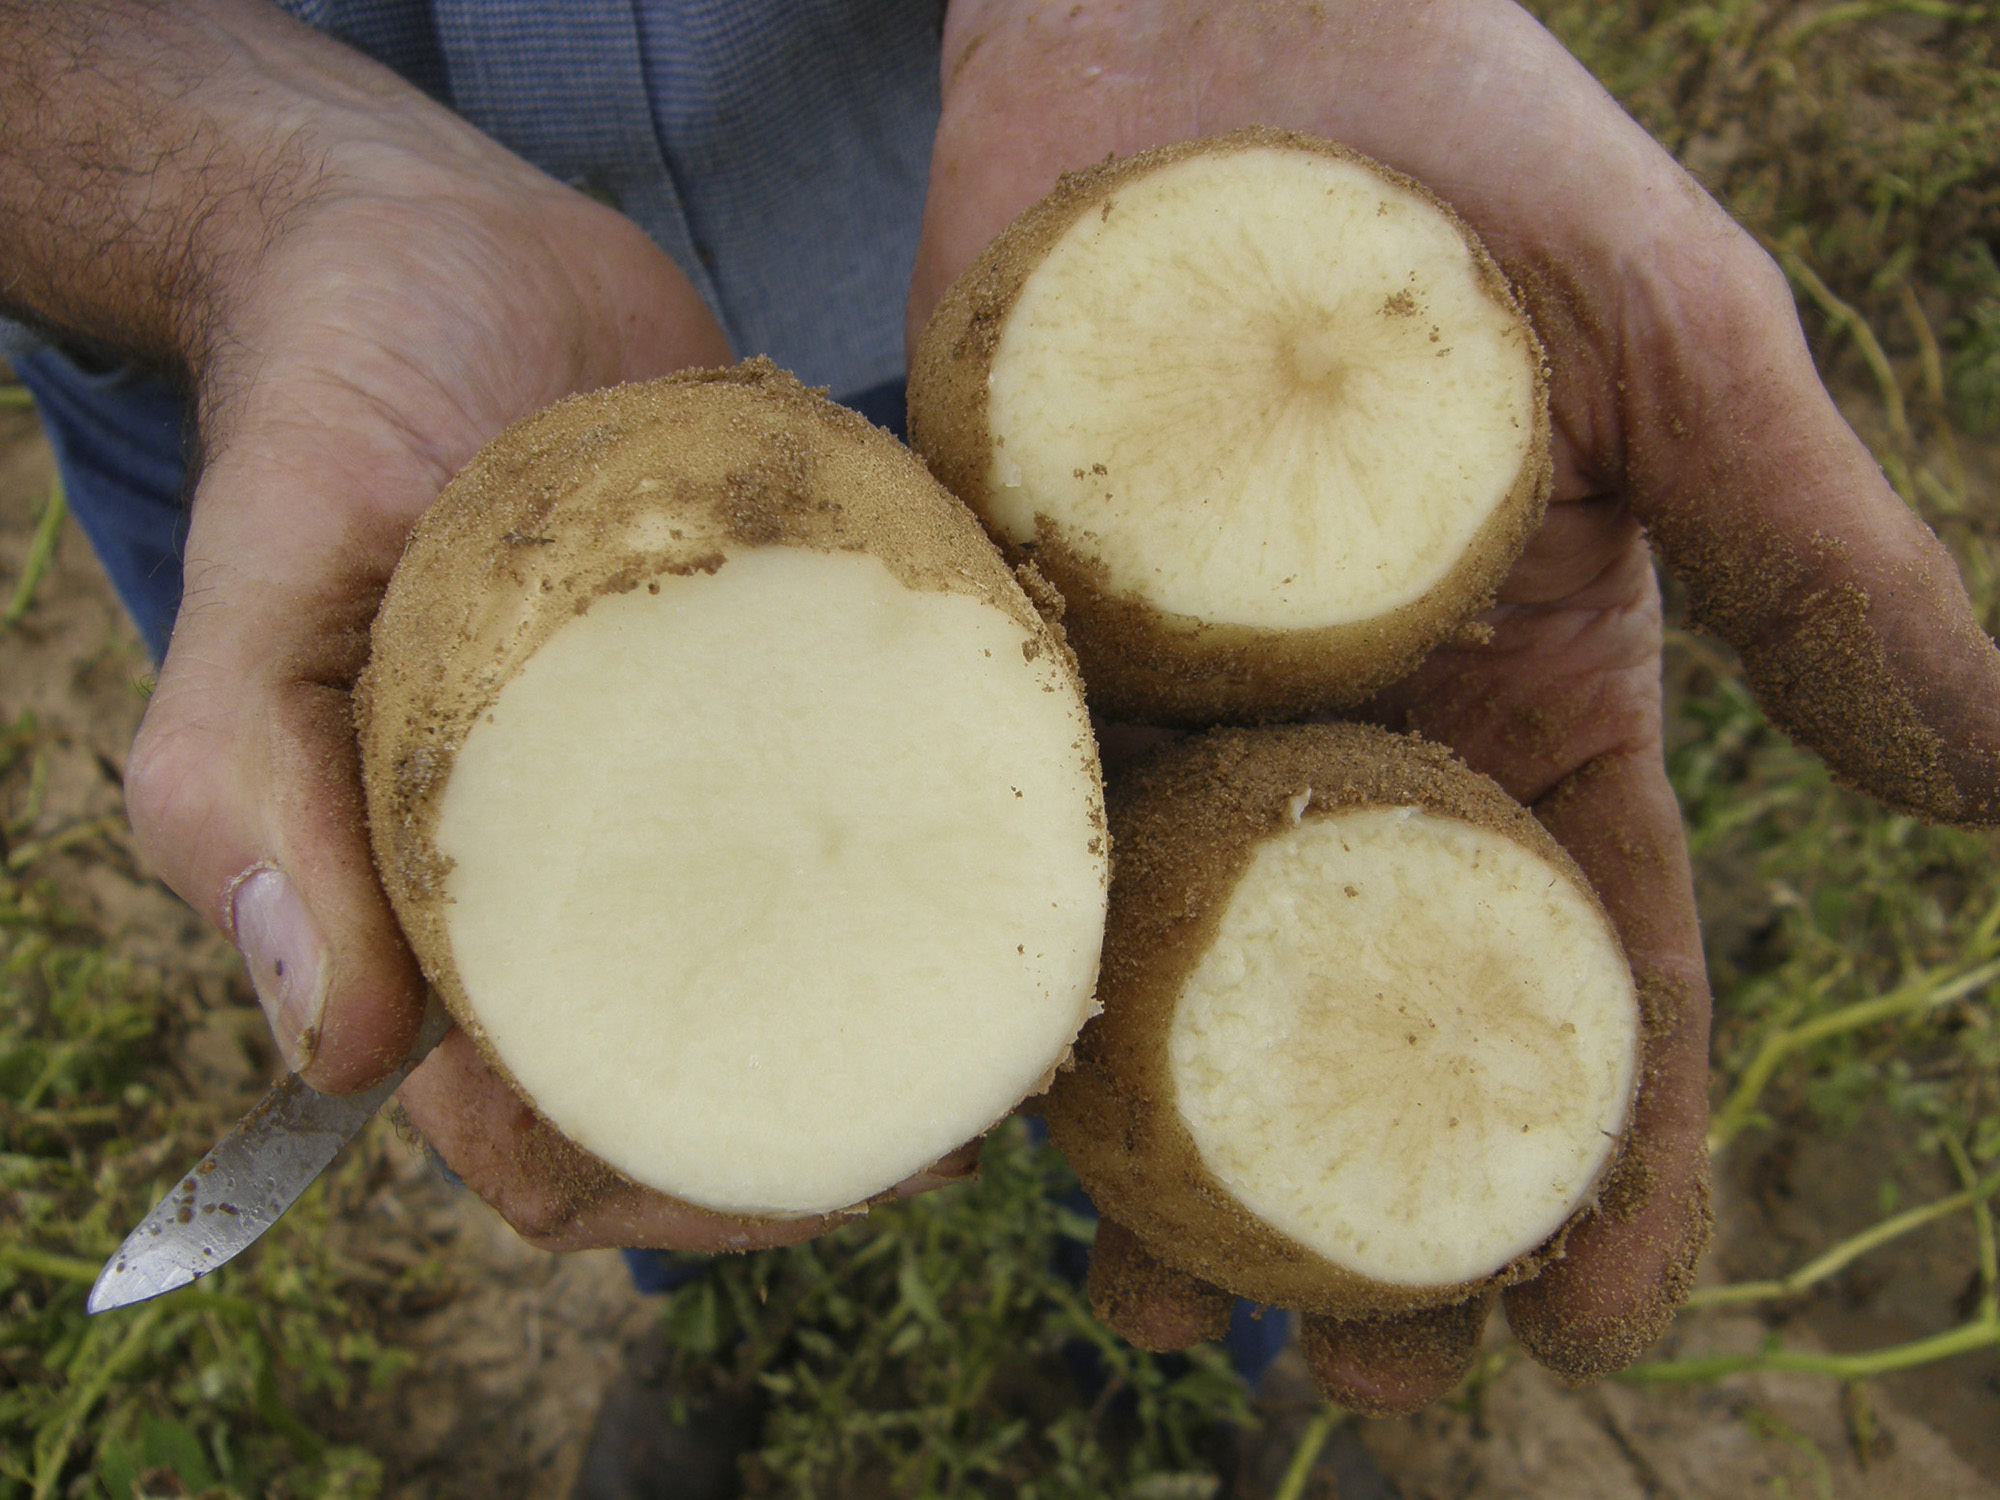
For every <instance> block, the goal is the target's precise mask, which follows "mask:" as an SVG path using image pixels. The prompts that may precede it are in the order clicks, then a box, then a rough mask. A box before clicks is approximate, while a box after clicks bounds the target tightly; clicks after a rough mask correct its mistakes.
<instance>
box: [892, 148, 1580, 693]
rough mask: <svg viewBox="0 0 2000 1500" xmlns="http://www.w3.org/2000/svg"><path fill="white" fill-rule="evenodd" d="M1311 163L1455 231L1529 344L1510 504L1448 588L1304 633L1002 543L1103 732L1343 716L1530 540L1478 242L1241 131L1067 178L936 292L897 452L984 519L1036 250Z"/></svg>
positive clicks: (1047, 536)
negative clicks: (1116, 723) (1088, 219)
mask: <svg viewBox="0 0 2000 1500" xmlns="http://www.w3.org/2000/svg"><path fill="white" fill-rule="evenodd" d="M1271 148H1277V149H1286V150H1300V151H1311V152H1315V153H1318V154H1321V155H1326V156H1331V157H1334V158H1336V159H1338V160H1341V161H1345V162H1351V163H1354V164H1357V165H1360V166H1363V167H1365V168H1367V169H1368V170H1370V171H1372V172H1374V173H1376V174H1377V175H1379V176H1381V177H1382V178H1383V179H1384V180H1386V181H1388V182H1390V183H1392V184H1394V185H1395V186H1397V187H1399V188H1401V189H1403V190H1405V191H1407V192H1409V193H1412V194H1414V195H1415V196H1417V197H1419V198H1421V199H1423V200H1424V201H1425V202H1427V203H1429V204H1430V205H1431V206H1432V207H1434V208H1435V209H1436V210H1437V211H1438V212H1439V213H1441V214H1443V215H1444V216H1445V217H1446V218H1447V219H1448V220H1450V222H1451V223H1452V224H1453V225H1454V226H1455V227H1456V228H1457V229H1458V231H1459V233H1460V235H1461V236H1462V237H1463V238H1464V240H1465V242H1466V245H1467V247H1468V249H1469V250H1470V252H1471V254H1472V257H1473V260H1474V263H1475V265H1476V267H1477V271H1478V275H1479V277H1480V280H1481V281H1482V283H1483V284H1484V285H1485V286H1486V288H1487V289H1488V291H1489V292H1490V293H1491V295H1492V296H1493V298H1494V300H1495V301H1497V302H1499V303H1502V304H1503V305H1505V306H1506V307H1507V308H1509V309H1510V310H1512V311H1513V312H1514V314H1515V315H1516V316H1517V317H1518V318H1519V320H1520V322H1521V325H1522V327H1523V328H1524V329H1525V330H1527V333H1528V338H1529V340H1530V344H1531V347H1532V349H1533V351H1534V355H1535V361H1534V370H1535V395H1534V400H1535V408H1536V413H1537V420H1536V423H1535V429H1534V438H1533V446H1532V448H1531V451H1530V452H1529V454H1528V457H1527V459H1526V461H1525V462H1524V463H1523V465H1522V469H1521V472H1520V474H1519V476H1518V477H1517V479H1516V481H1515V484H1514V487H1513V489H1512V490H1511V491H1510V492H1509V494H1508V495H1507V497H1506V499H1505V500H1504V501H1503V503H1502V504H1501V505H1500V506H1499V507H1498V508H1496V510H1495V511H1494V512H1493V514H1492V515H1491V516H1490V517H1489V518H1488V520H1487V521H1486V523H1485V525H1484V526H1482V527H1481V529H1480V530H1479V532H1478V534H1477V535H1476V536H1475V537H1474V538H1473V540H1472V542H1471V544H1470V545H1469V546H1468V547H1467V548H1466V550H1465V552H1464V554H1463V555H1462V556H1461V558H1460V560H1459V561H1458V563H1457V564H1456V566H1454V567H1453V569H1452V570H1451V572H1450V573H1449V574H1448V575H1447V576H1446V577H1445V578H1444V579H1442V580H1441V581H1440V582H1439V583H1438V584H1437V585H1436V586H1435V587H1433V588H1432V589H1431V590H1429V591H1428V592H1427V593H1426V594H1425V595H1424V596H1423V597H1422V598H1419V599H1416V600H1413V601H1412V602H1411V603H1409V604H1407V605H1404V606H1402V607H1401V608H1399V609H1396V610H1393V611H1390V612H1389V613H1387V614H1384V615H1380V616H1377V617H1375V618H1373V619H1369V620H1362V621H1356V622H1354V623H1351V624H1346V625H1336V626H1329V627H1325V628H1322V629H1317V630H1298V631H1287V630H1274V629H1265V628H1261V627H1251V626H1240V625H1226V624H1217V623H1213V622H1207V621H1202V620H1197V619H1193V618H1191V617H1189V616H1186V615H1180V614H1174V613H1170V612H1167V611H1163V610H1160V609H1158V608H1156V607H1155V606H1153V605H1152V604H1150V603H1147V602H1146V601H1144V600H1142V599H1139V598H1136V597H1133V596H1131V595H1128V594H1121V593H1119V592H1117V591H1116V590H1115V589H1113V588H1112V587H1111V585H1110V583H1109V580H1108V579H1107V577H1106V575H1105V572H1104V569H1103V568H1102V567H1101V566H1100V565H1099V564H1097V563H1096V562H1095V561H1094V560H1093V559H1092V558H1091V557H1090V556H1089V554H1088V552H1087V551H1086V550H1084V549H1080V548H1079V547H1077V546H1076V545H1074V544H1073V543H1072V542H1071V541H1070V540H1069V539H1068V538H1066V537H1065V536H1064V535H1063V534H1062V533H1061V531H1060V529H1059V528H1057V527H1055V526H1053V525H1051V524H1050V523H1049V522H1048V521H1047V519H1046V518H1038V523H1037V531H1036V535H1035V537H1034V538H1033V540H1032V541H1023V542H1016V541H1013V540H1011V539H1007V538H1002V539H1001V545H1002V547H1003V549H1004V550H1005V551H1006V553H1007V555H1008V557H1009V558H1010V559H1011V560H1014V561H1017V562H1020V561H1032V562H1033V563H1034V565H1035V566H1036V567H1037V568H1039V569H1040V570H1041V571H1042V572H1043V573H1044V574H1045V575H1046V576H1047V577H1048V578H1049V580H1050V581H1051V582H1052V583H1054V584H1055V586H1056V588H1057V589H1058V590H1060V591H1061V593H1062V596H1063V599H1064V601H1065V604H1066V612H1065V614H1064V617H1063V624H1064V630H1065V632H1066V633H1067V635H1068V638H1069V642H1070V645H1071V647H1072V648H1073V649H1074V650H1075V652H1076V654H1077V659H1078V661H1079V662H1080V663H1081V666H1082V670H1083V675H1084V680H1085V684H1086V687H1087V689H1088V692H1089V696H1090V704H1091V708H1092V710H1093V711H1094V712H1096V713H1097V714H1099V715H1100V716H1102V717H1105V718H1109V719H1116V720H1128V721H1133V722H1144V723H1160V724H1178V725H1185V726H1189V727H1204V726H1207V725H1210V724H1217V723H1273V722H1284V721H1290V720H1296V719H1300V718H1304V717H1306V716H1307V715H1309V714H1313V713H1318V712H1322V711H1325V710H1329V709H1335V708H1342V707H1349V706H1352V705H1354V704H1357V703H1359V702H1361V701H1362V700H1364V699H1366V698H1367V697H1368V696H1369V695H1371V694H1372V693H1374V692H1376V691H1377V690H1379V689H1381V688H1383V687H1386V686H1387V685H1388V684H1389V683H1392V682H1395V681H1397V680H1398V679H1400V678H1402V677H1405V676H1407V675H1408V674H1409V673H1410V672H1412V671H1414V670H1415V669H1416V667H1417V666H1418V664H1419V663H1421V662H1422V661H1423V659H1424V657H1425V656H1427V655H1429V653H1430V652H1431V651H1432V649H1434V648H1435V647H1436V646H1438V645H1439V644H1440V643H1442V642H1444V641H1446V640H1448V639H1450V638H1451V637H1452V636H1453V635H1454V634H1456V633H1457V632H1458V631H1459V630H1460V629H1462V628H1463V627H1464V626H1465V625H1466V623H1467V622H1468V621H1470V620H1471V619H1472V618H1473V617H1474V616H1475V615H1477V614H1478V613H1479V612H1480V611H1481V610H1483V609H1485V608H1486V607H1487V606H1488V605H1490V604H1491V603H1492V600H1493V594H1494V591H1495V589H1497V588H1498V587H1499V584H1500V581H1501V579H1503V578H1504V577H1505V576H1506V574H1507V570H1508V569H1509V568H1511V567H1512V566H1513V563H1514V560H1515V559H1516V558H1517V557H1519V556H1520V553H1521V550H1522V549H1523V548H1524V547H1525V546H1526V545H1527V542H1528V539H1529V538H1530V537H1531V536H1533V535H1534V533H1535V530H1536V528H1537V527H1539V526H1540V524H1541V520H1542V514H1543V511H1544V509H1545V507H1546V505H1547V502H1548V497H1549V491H1550V487H1551V474H1552V470H1551V465H1550V458H1549V424H1548V378H1547V372H1546V369H1545V367H1544V363H1543V359H1542V354H1541V346H1540V344H1539V343H1538V342H1536V341H1535V338H1534V333H1533V330H1532V327H1531V325H1530V324H1529V322H1528V319H1527V316H1526V314H1525V313H1524V312H1523V311H1522V309H1521V304H1520V301H1519V299H1518V298H1517V297H1516V296H1515V294H1514V291H1513V289H1512V287H1511V286H1509V284H1508V282H1507V278H1506V276H1505V275H1504V274H1503V273H1502V272H1501V270H1500V268H1499V266H1498V264H1497V263H1495V261H1494V260H1493V258H1492V256H1491V255H1490V254H1488V253H1487V251H1486V249H1485V247H1484V246H1483V245H1482V244H1481V243H1480V241H1479V239H1478V236H1477V235H1475V234H1474V233H1473V231H1472V230H1471V229H1470V227H1468V226H1467V225H1466V224H1465V223H1464V221H1463V220H1461V219H1460V218H1459V217H1458V215H1457V214H1455V213H1454V212H1452V210H1451V208H1450V207H1449V206H1448V205H1446V204H1445V203H1443V202H1442V201H1441V200H1439V199H1438V198H1437V196H1436V195H1435V194H1433V193H1432V192H1430V190H1429V189H1427V188H1425V187H1424V186H1423V185H1422V184H1421V183H1419V182H1417V181H1415V180H1414V179H1413V178H1410V177H1407V176H1405V175H1404V174H1402V173H1400V172H1397V171H1395V170H1393V169H1391V168H1389V167H1385V166H1383V165H1381V164H1380V163H1379V162H1375V161H1372V160H1370V159H1369V158H1368V157H1366V156H1363V155H1361V154H1360V153H1359V152H1356V151H1353V150H1350V149H1348V148H1347V147H1344V146H1340V145H1337V144H1335V143H1333V142H1330V141H1324V140H1320V139H1318V138H1316V137H1313V136H1308V135H1302V134H1299V133H1297V132H1293V131H1283V130H1275V129H1270V128H1266V127H1252V128H1249V129H1246V130H1239V131H1234V132H1232V133H1230V134H1227V135H1222V136H1216V137H1212V138H1209V139H1206V140H1199V141H1189V142H1183V143H1180V144H1176V145H1171V146H1164V147H1160V148H1157V149H1154V150H1151V151H1144V152H1140V153H1138V154H1136V155H1133V156H1130V157H1126V158H1123V159H1118V160H1111V161H1106V162H1103V163H1100V164H1099V165H1097V166H1094V167H1090V168H1086V169H1084V170H1082V171H1078V172H1070V173H1065V174H1064V175H1063V177H1062V179H1061V180H1060V181H1059V182H1058V183H1057V185H1056V188H1055V190H1054V191H1053V192H1051V193H1050V194H1049V195H1048V196H1047V197H1046V198H1044V199H1042V200H1041V201H1040V202H1039V203H1037V204H1035V205H1034V206H1033V207H1031V208H1029V209H1028V210H1027V211H1026V212H1025V213H1023V214H1022V215H1021V217H1020V218H1018V219H1016V220H1015V221H1014V222H1013V223H1012V224H1011V225H1009V226H1008V228H1007V229H1005V230H1004V231H1002V233H1001V234H1000V236H999V238H997V239H996V240H994V242H993V243H992V244H991V245H989V246H988V247H987V249H986V250H985V251H984V253H982V254H981V255H980V257H979V258H978V259H977V260H976V261H975V262H974V263H973V264H972V266H971V267H970V268H968V269H967V270H966V272H965V273H964V274H963V275H962V276H960V277H959V279H958V280H957V281H955V282H954V283H953V284H952V285H951V287H950V288H949V289H948V290H947V291H946V293H945V295H944V298H943V300H942V301H940V302H939V304H938V306H937V309H936V310H935V311H934V312H933V313H932V315H931V318H930V321H929V322H928V323H927V324H926V325H925V327H924V330H923V333H922V334H921V335H920V337H919V339H918V341H917V346H916V349H915V352H914V353H913V355H912V358H911V367H910V383H909V410H910V438H911V444H912V446H913V447H915V449H916V450H917V452H918V453H919V454H921V455H922V456H923V458H924V460H925V462H927V463H928V464H929V465H930V466H931V470H932V472H933V473H935V474H936V475H937V476H938V478H939V479H940V480H942V481H943V482H944V484H945V486H946V487H947V488H948V489H950V490H951V491H952V493H953V494H955V495H957V496H958V497H959V498H960V499H962V500H964V501H965V502H966V504H968V505H970V506H971V507H972V508H973V510H974V511H976V512H978V513H979V514H980V515H981V516H982V517H987V516H989V515H990V510H989V498H988V486H989V482H990V481H989V477H988V476H989V473H990V469H991V459H992V452H993V442H992V433H991V431H990V429H989V427H988V425H987V380H988V373H989V371H990V370H991V368H992V365H993V360H994V357H995V353H996V351H997V350H998V347H999V343H1000V336H1001V332H1002V330H1003V329H1004V327H1005V326H1006V323H1007V319H1008V316H1009V314H1010V313H1011V311H1012V309H1013V306H1014V303H1015V301H1016V299H1017V298H1018V297H1019V296H1020V293H1021V289H1022V287H1023V285H1024V284H1025V283H1026V281H1027V279H1028V277H1029V276H1030V275H1031V274H1032V273H1033V272H1034V270H1035V269H1036V268H1037V267H1038V266H1039V265H1040V264H1041V263H1042V261H1043V260H1044V259H1045V258H1046V256H1047V254H1048V252H1049V250H1050V248H1051V247H1052V246H1054V245H1055V243H1056V242H1057V241H1058V240H1060V239H1061V238H1062V237H1063V235H1064V234H1065V233H1067V232H1068V230H1069V229H1070V227H1071V226H1072V225H1073V224H1075V223H1076V222H1077V220H1079V219H1080V218H1082V217H1083V216H1084V215H1085V214H1087V213H1091V212H1095V211H1097V210H1098V209H1099V208H1100V207H1101V206H1102V205H1103V204H1104V203H1105V201H1106V200H1107V199H1108V198H1110V197H1111V196H1112V195H1113V194H1114V193H1115V192H1116V191H1117V189H1118V188H1119V187H1120V186H1121V185H1123V184H1124V183H1126V182H1128V181H1130V180H1131V179H1132V178H1134V177H1136V176H1140V175H1143V174H1146V173H1149V172H1152V171H1155V170H1157V169H1158V168H1160V167H1163V166H1167V165H1171V164H1172V163H1175V162H1178V161H1182V160H1185V159H1187V158H1189V157H1193V156H1198V155H1214V154H1220V153H1228V152H1234V151H1249V150H1260V149H1271Z"/></svg>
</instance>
